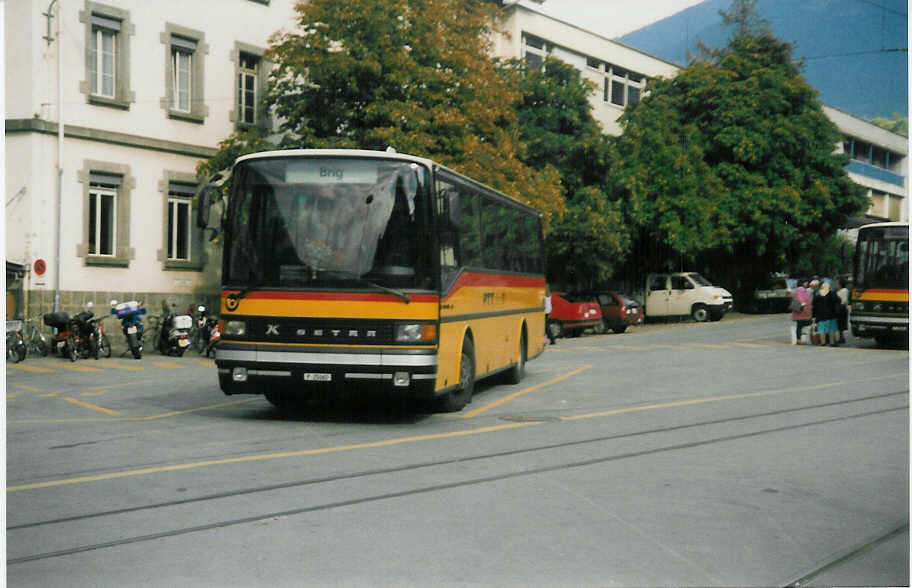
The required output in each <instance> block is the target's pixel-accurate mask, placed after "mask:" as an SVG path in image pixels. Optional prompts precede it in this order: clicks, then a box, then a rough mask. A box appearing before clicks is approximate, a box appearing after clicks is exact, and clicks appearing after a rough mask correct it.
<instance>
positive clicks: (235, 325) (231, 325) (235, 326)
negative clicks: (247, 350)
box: [225, 321, 247, 337]
mask: <svg viewBox="0 0 912 588" xmlns="http://www.w3.org/2000/svg"><path fill="white" fill-rule="evenodd" d="M225 334H226V335H228V336H229V337H243V336H244V335H246V334H247V323H246V322H244V321H225Z"/></svg>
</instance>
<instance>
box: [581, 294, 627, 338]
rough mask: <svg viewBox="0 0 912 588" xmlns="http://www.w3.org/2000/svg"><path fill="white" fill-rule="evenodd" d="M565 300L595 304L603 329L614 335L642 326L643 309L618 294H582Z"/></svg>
mask: <svg viewBox="0 0 912 588" xmlns="http://www.w3.org/2000/svg"><path fill="white" fill-rule="evenodd" d="M567 298H569V299H570V300H573V301H576V302H583V301H587V300H588V301H592V302H597V303H598V304H599V307H600V308H601V311H602V318H603V319H604V321H605V328H606V329H611V330H612V331H614V332H615V333H618V334H620V333H623V332H624V331H626V330H627V327H629V326H631V325H641V324H643V319H644V314H643V307H642V306H640V303H639V302H637V301H636V300H633V299H632V298H630V297H629V296H624V295H623V294H621V293H619V292H614V291H610V290H606V291H602V292H582V293H578V294H571V295H568V296H567Z"/></svg>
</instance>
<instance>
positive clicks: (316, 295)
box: [222, 290, 439, 302]
mask: <svg viewBox="0 0 912 588" xmlns="http://www.w3.org/2000/svg"><path fill="white" fill-rule="evenodd" d="M237 292H240V290H225V291H223V292H222V298H227V297H228V295H229V294H235V293H237ZM408 297H409V298H411V300H412V302H437V301H438V300H439V297H438V296H437V295H436V294H408ZM244 298H250V299H252V300H323V301H325V300H336V301H344V302H402V299H401V298H399V297H398V296H395V295H393V294H381V293H373V292H371V293H361V292H358V293H354V292H284V291H282V292H279V291H269V290H257V291H256V292H249V293H247V295H246V296H245V297H244Z"/></svg>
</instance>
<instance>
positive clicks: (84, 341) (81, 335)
mask: <svg viewBox="0 0 912 588" xmlns="http://www.w3.org/2000/svg"><path fill="white" fill-rule="evenodd" d="M91 307H92V304H91V303H89V308H90V309H91ZM72 322H73V329H72V330H73V332H74V335H75V341H76V353H77V354H78V355H79V356H80V357H82V358H85V359H87V358H89V357H92V358H94V359H98V358H99V357H100V355H101V334H102V332H101V329H100V327H99V323H98V319H97V318H95V313H94V312H92V310H84V311H82V312H80V313H77V314H75V315H74V316H73V319H72Z"/></svg>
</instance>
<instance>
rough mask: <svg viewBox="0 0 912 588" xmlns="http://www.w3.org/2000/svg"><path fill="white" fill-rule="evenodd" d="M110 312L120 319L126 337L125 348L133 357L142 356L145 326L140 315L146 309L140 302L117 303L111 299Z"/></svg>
mask: <svg viewBox="0 0 912 588" xmlns="http://www.w3.org/2000/svg"><path fill="white" fill-rule="evenodd" d="M111 306H112V307H113V308H111V314H113V315H115V316H116V317H117V318H118V320H120V328H121V330H122V331H123V334H124V337H126V339H127V350H128V352H129V353H132V354H133V358H134V359H140V358H142V350H143V332H144V331H145V327H144V326H143V322H142V315H144V314H146V309H145V308H143V307H142V303H141V302H137V301H135V300H130V301H129V302H121V303H120V304H117V301H116V300H112V301H111Z"/></svg>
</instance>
